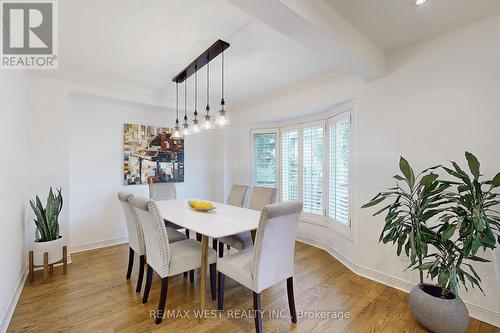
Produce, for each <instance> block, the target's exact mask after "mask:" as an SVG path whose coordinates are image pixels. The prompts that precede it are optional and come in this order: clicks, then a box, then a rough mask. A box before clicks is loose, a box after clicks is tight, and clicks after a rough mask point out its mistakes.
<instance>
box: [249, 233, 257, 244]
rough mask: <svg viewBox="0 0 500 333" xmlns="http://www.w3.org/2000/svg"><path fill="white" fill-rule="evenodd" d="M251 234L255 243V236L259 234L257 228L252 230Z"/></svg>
mask: <svg viewBox="0 0 500 333" xmlns="http://www.w3.org/2000/svg"><path fill="white" fill-rule="evenodd" d="M250 235H251V236H252V242H253V243H254V244H255V236H257V230H252V231H250Z"/></svg>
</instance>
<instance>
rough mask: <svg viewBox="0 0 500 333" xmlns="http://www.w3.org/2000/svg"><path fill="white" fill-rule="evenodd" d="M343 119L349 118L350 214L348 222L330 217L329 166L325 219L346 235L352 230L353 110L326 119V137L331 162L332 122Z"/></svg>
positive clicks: (327, 154)
mask: <svg viewBox="0 0 500 333" xmlns="http://www.w3.org/2000/svg"><path fill="white" fill-rule="evenodd" d="M342 119H348V120H349V188H348V194H347V195H348V200H347V201H348V207H347V212H348V215H349V220H348V223H347V224H344V223H341V222H339V221H337V220H336V219H333V218H331V217H330V200H329V199H330V197H329V195H330V191H329V190H330V167H329V168H328V170H327V172H328V176H327V177H326V179H325V180H326V183H327V188H328V194H327V198H328V202H327V208H326V212H325V219H326V221H327V222H328V223H329V224H331V225H332V226H333V227H334V228H335V229H337V230H338V231H339V232H340V233H342V234H344V235H346V236H349V237H350V236H351V230H352V198H353V195H352V188H353V186H352V182H353V178H354V177H353V132H352V130H353V121H352V110H348V111H345V112H342V113H340V114H337V115H335V116H333V117H330V118H328V119H327V121H326V132H327V139H326V151H325V153H326V156H327V157H326V158H325V159H327V163H330V152H331V150H330V130H331V126H330V125H331V124H335V123H336V122H338V121H339V120H342Z"/></svg>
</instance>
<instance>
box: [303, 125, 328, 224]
mask: <svg viewBox="0 0 500 333" xmlns="http://www.w3.org/2000/svg"><path fill="white" fill-rule="evenodd" d="M323 132H324V127H323V126H313V127H306V128H304V129H303V202H304V212H306V213H311V214H317V215H323Z"/></svg>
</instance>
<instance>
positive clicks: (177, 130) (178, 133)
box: [172, 82, 181, 139]
mask: <svg viewBox="0 0 500 333" xmlns="http://www.w3.org/2000/svg"><path fill="white" fill-rule="evenodd" d="M175 104H176V105H175V114H176V119H175V127H174V133H173V134H172V137H173V138H174V139H179V138H180V137H181V131H180V128H179V83H178V82H176V83H175Z"/></svg>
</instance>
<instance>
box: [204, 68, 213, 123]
mask: <svg viewBox="0 0 500 333" xmlns="http://www.w3.org/2000/svg"><path fill="white" fill-rule="evenodd" d="M205 110H206V112H207V113H206V114H205V122H204V123H203V128H204V129H207V130H208V129H210V128H212V123H211V122H210V63H209V62H207V107H206V109H205Z"/></svg>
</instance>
